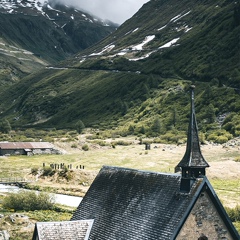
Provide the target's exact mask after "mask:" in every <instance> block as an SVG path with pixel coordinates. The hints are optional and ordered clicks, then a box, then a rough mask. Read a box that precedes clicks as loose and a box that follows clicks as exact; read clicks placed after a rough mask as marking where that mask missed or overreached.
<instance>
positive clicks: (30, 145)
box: [0, 142, 53, 149]
mask: <svg viewBox="0 0 240 240" xmlns="http://www.w3.org/2000/svg"><path fill="white" fill-rule="evenodd" d="M38 148H39V149H42V148H53V145H52V144H51V143H49V142H0V149H38Z"/></svg>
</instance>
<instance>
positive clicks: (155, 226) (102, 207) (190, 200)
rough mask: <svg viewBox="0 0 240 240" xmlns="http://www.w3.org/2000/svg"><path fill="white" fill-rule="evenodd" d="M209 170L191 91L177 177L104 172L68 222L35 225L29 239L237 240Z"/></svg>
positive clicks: (117, 169) (122, 170) (120, 170)
mask: <svg viewBox="0 0 240 240" xmlns="http://www.w3.org/2000/svg"><path fill="white" fill-rule="evenodd" d="M208 167H209V165H208V163H207V161H206V160H205V159H204V157H203V155H202V153H201V149H200V144H199V138H198V128H197V122H196V116H195V107H194V86H191V114H190V120H189V127H188V138H187V147H186V152H185V154H184V156H183V158H182V160H181V161H180V162H179V163H178V164H177V166H176V168H175V170H176V173H172V174H168V173H160V172H150V171H142V170H137V169H128V168H120V167H112V166H103V167H102V169H101V170H100V172H99V173H98V175H97V177H96V178H95V180H94V181H93V183H92V185H91V186H90V188H89V190H88V192H87V193H86V195H85V196H84V198H83V200H82V201H81V203H80V204H79V206H78V208H77V210H76V211H75V213H74V214H73V216H72V218H71V220H70V221H66V222H56V223H36V226H35V230H34V234H33V238H32V239H33V240H42V239H44V240H57V239H58V240H59V239H72V240H74V239H84V240H87V239H89V240H127V239H129V240H144V239H145V240H156V239H160V240H165V239H166V240H167V239H168V240H170V239H171V240H173V239H176V240H192V239H196V240H207V239H209V240H218V239H222V240H239V239H240V237H239V234H238V232H237V230H236V229H235V227H234V226H233V224H232V222H231V220H230V218H229V216H228V215H227V213H226V211H225V209H224V207H223V206H222V204H221V202H220V200H219V198H218V196H217V194H216V193H215V191H214V189H213V187H212V186H211V184H210V182H209V180H208V178H207V176H206V168H208ZM179 171H180V172H179Z"/></svg>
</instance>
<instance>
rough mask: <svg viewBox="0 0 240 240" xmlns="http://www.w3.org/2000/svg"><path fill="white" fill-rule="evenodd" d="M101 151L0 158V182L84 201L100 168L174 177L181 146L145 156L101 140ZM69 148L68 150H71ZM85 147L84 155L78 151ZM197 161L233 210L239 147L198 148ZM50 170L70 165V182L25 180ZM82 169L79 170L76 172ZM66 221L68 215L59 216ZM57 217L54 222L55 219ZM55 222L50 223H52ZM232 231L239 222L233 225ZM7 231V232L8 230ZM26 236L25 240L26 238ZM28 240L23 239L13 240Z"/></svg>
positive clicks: (239, 177) (154, 147) (141, 150)
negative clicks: (16, 181)
mask: <svg viewBox="0 0 240 240" xmlns="http://www.w3.org/2000/svg"><path fill="white" fill-rule="evenodd" d="M105 141H106V146H100V145H99V144H97V143H96V142H95V141H89V140H86V139H84V140H83V139H80V141H79V142H78V144H77V145H76V142H75V143H71V142H56V143H55V146H57V147H58V148H59V149H62V151H63V152H64V154H62V155H39V156H8V157H0V161H1V168H0V178H1V177H23V178H26V179H31V180H34V182H33V183H31V184H30V185H29V187H31V188H35V189H40V190H47V191H50V192H58V193H65V194H72V195H78V196H84V194H85V193H86V191H87V190H88V188H89V186H90V184H91V182H92V181H93V179H94V177H95V176H96V175H97V173H98V171H99V170H100V169H101V167H102V166H103V165H110V166H119V167H124V168H135V169H139V170H146V171H157V172H167V173H174V168H175V166H176V165H177V164H178V162H179V161H180V160H181V159H182V157H183V155H184V152H185V145H180V146H177V145H168V144H151V149H150V150H145V145H144V144H143V145H140V144H139V142H138V141H137V140H135V139H134V138H125V139H122V141H125V143H126V142H127V143H128V144H126V146H123V145H115V147H114V148H113V147H112V142H111V141H113V140H110V139H108V140H105ZM73 144H74V147H73ZM85 144H87V145H88V147H89V150H88V151H84V150H82V146H83V145H85ZM201 149H202V153H203V156H204V157H205V159H206V160H207V162H208V163H209V165H210V168H208V169H207V177H208V179H209V180H210V182H211V184H212V185H213V187H214V189H215V191H216V192H217V194H218V197H219V198H220V200H221V201H222V203H223V205H224V206H225V207H229V208H235V207H236V206H237V205H239V203H240V162H238V161H236V159H238V158H239V155H240V151H239V147H237V146H235V147H223V146H221V145H212V144H208V145H203V146H201ZM43 163H44V164H45V166H49V165H50V164H61V163H64V164H65V165H66V166H67V165H70V164H71V165H72V170H73V171H72V173H73V178H72V179H71V180H69V181H66V180H63V179H59V178H57V177H56V176H53V177H44V178H39V179H38V180H37V181H35V180H36V179H35V177H34V176H32V175H31V169H33V168H42V166H43ZM80 165H81V167H82V166H84V169H79V166H80ZM39 214H40V215H36V213H34V216H30V215H29V214H28V215H29V217H31V218H32V217H33V218H34V219H37V221H41V220H42V218H41V212H40V213H39ZM59 216H60V217H63V219H65V220H67V218H69V216H70V215H69V214H68V215H66V216H65V215H64V216H62V215H61V214H60V215H59ZM59 216H57V217H59ZM57 217H56V219H58V218H57ZM234 225H235V226H236V227H237V229H238V231H239V230H240V225H239V222H234ZM12 231H13V230H12ZM31 234H32V233H31V231H30V233H29V239H30V236H31ZM19 239H28V238H26V237H25V238H19Z"/></svg>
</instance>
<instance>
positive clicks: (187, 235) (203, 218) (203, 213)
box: [176, 192, 234, 240]
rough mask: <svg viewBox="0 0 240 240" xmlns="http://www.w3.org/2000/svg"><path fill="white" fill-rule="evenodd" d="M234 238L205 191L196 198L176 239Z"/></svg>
mask: <svg viewBox="0 0 240 240" xmlns="http://www.w3.org/2000/svg"><path fill="white" fill-rule="evenodd" d="M192 239H198V240H207V239H208V240H210V239H211V240H218V239H222V240H234V239H233V238H232V237H231V235H230V234H229V232H228V230H227V227H226V226H225V224H224V222H223V221H222V219H221V217H220V215H219V214H218V212H217V210H216V208H215V206H214V204H213V203H212V201H211V199H210V198H209V196H208V194H207V192H203V193H202V194H201V196H200V197H199V198H198V200H197V202H196V204H195V206H194V207H193V209H192V211H191V213H190V215H189V217H188V218H187V220H186V222H185V223H184V225H183V227H182V229H181V231H180V233H179V234H178V236H177V238H176V240H192Z"/></svg>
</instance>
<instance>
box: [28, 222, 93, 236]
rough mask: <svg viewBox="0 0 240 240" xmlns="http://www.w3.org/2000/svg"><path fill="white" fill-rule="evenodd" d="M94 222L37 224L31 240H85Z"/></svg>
mask: <svg viewBox="0 0 240 240" xmlns="http://www.w3.org/2000/svg"><path fill="white" fill-rule="evenodd" d="M93 221H94V220H82V221H65V222H38V223H36V225H35V230H34V234H33V238H32V239H33V240H36V239H38V240H61V239H62V240H67V239H68V240H87V239H88V237H89V233H90V231H91V228H92V224H93Z"/></svg>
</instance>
